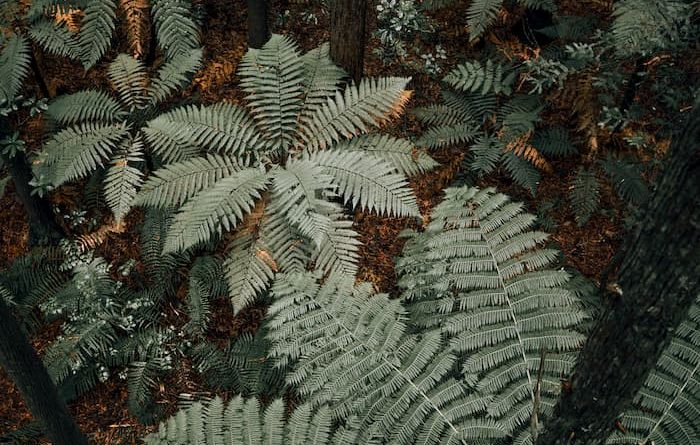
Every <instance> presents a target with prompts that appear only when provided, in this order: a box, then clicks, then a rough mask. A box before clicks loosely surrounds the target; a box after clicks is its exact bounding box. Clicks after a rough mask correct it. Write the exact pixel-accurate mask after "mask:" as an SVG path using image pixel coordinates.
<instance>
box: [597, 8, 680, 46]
mask: <svg viewBox="0 0 700 445" xmlns="http://www.w3.org/2000/svg"><path fill="white" fill-rule="evenodd" d="M691 15H692V9H691V6H690V4H689V3H687V2H684V1H682V0H660V1H657V0H621V1H618V2H615V5H614V10H613V22H612V25H611V30H610V32H611V35H612V37H613V42H612V43H613V45H614V47H615V49H616V50H617V52H618V53H619V54H620V55H621V56H622V57H628V56H633V55H635V54H641V55H648V54H650V53H651V52H653V51H657V50H662V49H664V48H666V47H669V46H670V45H671V44H672V42H674V41H677V40H678V39H679V37H680V35H681V27H682V23H683V22H684V21H686V20H688V19H689V18H690V17H691Z"/></svg>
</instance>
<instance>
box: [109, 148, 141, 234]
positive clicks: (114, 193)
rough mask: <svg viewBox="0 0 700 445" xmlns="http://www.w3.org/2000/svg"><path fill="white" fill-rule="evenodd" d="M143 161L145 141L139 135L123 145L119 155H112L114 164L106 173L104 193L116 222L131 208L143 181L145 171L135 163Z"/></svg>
mask: <svg viewBox="0 0 700 445" xmlns="http://www.w3.org/2000/svg"><path fill="white" fill-rule="evenodd" d="M142 162H144V154H143V142H142V141H141V139H140V138H139V137H138V136H137V137H136V138H134V139H133V140H129V141H127V142H126V144H125V145H122V147H121V149H120V150H119V151H118V153H117V156H113V157H112V160H111V163H112V165H111V166H110V168H109V169H108V170H107V174H106V175H105V180H104V195H105V200H106V201H107V205H108V206H109V208H110V209H111V210H112V213H113V214H114V220H115V221H116V222H120V221H121V220H122V218H124V217H125V216H126V214H127V213H129V210H131V205H132V203H133V202H134V198H136V191H137V189H138V188H139V187H140V186H141V184H142V182H143V173H141V170H139V169H138V168H136V167H134V165H133V164H134V163H142Z"/></svg>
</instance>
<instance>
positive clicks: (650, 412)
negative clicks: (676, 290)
mask: <svg viewBox="0 0 700 445" xmlns="http://www.w3.org/2000/svg"><path fill="white" fill-rule="evenodd" d="M698 333H700V299H698V300H696V301H695V304H693V306H691V308H690V311H689V312H688V316H687V317H686V319H685V320H684V321H683V322H682V323H681V324H680V326H679V327H678V328H677V329H676V331H675V333H674V335H673V338H672V339H671V343H670V344H669V345H668V346H667V347H666V349H665V350H664V351H663V353H662V354H661V357H660V358H659V361H658V362H657V363H656V367H655V368H654V369H652V371H651V373H650V374H649V376H648V377H647V379H646V382H644V386H642V388H641V389H640V390H639V392H638V393H637V395H636V397H635V400H634V408H633V409H631V410H630V411H628V412H625V413H624V414H623V416H622V419H621V422H622V425H623V426H624V428H625V429H626V430H627V432H626V433H625V434H623V433H621V432H619V431H616V432H615V433H614V434H612V435H611V437H610V438H609V439H608V441H607V443H608V444H617V443H619V444H627V443H660V444H668V445H681V444H690V443H696V442H697V439H698V437H700V335H699V334H698Z"/></svg>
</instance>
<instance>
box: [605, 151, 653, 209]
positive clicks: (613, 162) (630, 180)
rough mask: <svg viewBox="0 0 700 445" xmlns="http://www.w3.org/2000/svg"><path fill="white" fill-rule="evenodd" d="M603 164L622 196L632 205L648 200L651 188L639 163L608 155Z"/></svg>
mask: <svg viewBox="0 0 700 445" xmlns="http://www.w3.org/2000/svg"><path fill="white" fill-rule="evenodd" d="M601 166H602V167H603V171H604V172H605V174H607V175H608V177H609V178H610V182H612V184H613V187H614V188H615V191H616V192H617V194H618V195H619V196H620V198H622V199H624V200H625V201H627V202H628V203H630V204H632V205H640V204H642V203H643V202H645V201H646V200H647V198H648V196H649V188H648V187H647V183H646V182H645V181H644V179H643V178H642V174H641V169H640V166H639V165H637V164H634V163H631V162H626V161H624V160H622V159H615V158H613V157H612V156H608V158H607V159H606V160H605V161H603V162H601Z"/></svg>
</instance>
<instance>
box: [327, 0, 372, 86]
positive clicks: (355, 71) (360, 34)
mask: <svg viewBox="0 0 700 445" xmlns="http://www.w3.org/2000/svg"><path fill="white" fill-rule="evenodd" d="M330 9H331V11H330V12H331V51H330V53H331V59H333V62H335V63H336V64H337V65H338V66H340V67H342V68H343V69H344V70H345V71H347V72H348V74H350V77H351V78H352V79H353V80H354V81H355V83H359V82H360V79H361V78H362V70H363V65H364V60H365V17H366V14H367V0H332V1H331V8H330Z"/></svg>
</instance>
